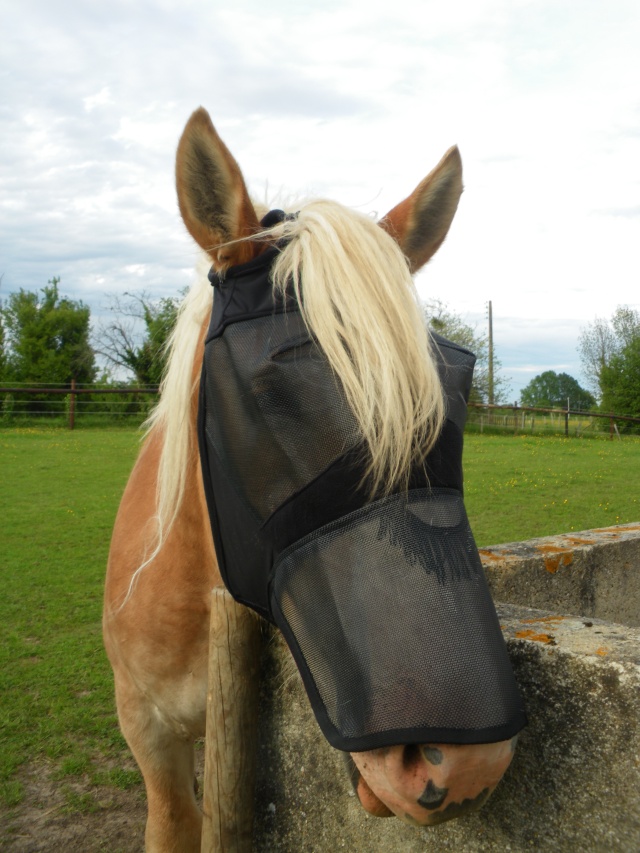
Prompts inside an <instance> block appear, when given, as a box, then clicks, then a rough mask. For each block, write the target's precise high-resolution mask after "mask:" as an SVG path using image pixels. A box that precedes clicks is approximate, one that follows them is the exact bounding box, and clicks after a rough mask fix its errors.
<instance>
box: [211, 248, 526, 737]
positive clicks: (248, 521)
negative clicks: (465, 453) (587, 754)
mask: <svg viewBox="0 0 640 853" xmlns="http://www.w3.org/2000/svg"><path fill="white" fill-rule="evenodd" d="M279 251H280V250H279V249H278V248H277V247H274V248H271V249H268V250H267V251H265V252H264V253H263V254H261V255H260V256H259V257H258V258H256V259H255V260H253V261H251V262H249V263H247V264H243V265H240V266H236V267H232V268H231V269H230V270H228V271H227V273H226V274H225V275H224V277H220V276H218V275H217V274H216V273H215V272H213V271H212V273H211V274H210V279H211V280H212V283H213V285H214V288H215V297H214V303H213V311H212V317H211V324H210V327H209V331H208V334H207V338H206V343H205V355H204V362H203V368H202V378H201V385H200V408H199V417H198V436H199V443H200V455H201V462H202V471H203V476H204V483H205V491H206V495H207V504H208V508H209V514H210V519H211V527H212V531H213V536H214V542H215V547H216V554H217V557H218V563H219V566H220V570H221V573H222V577H223V580H224V582H225V584H226V586H227V588H228V589H229V591H230V592H231V594H232V595H233V596H234V598H236V599H237V600H238V601H240V602H242V603H243V604H246V605H248V606H249V607H252V608H253V609H254V610H256V611H257V612H258V613H259V614H261V615H262V616H264V617H265V618H267V619H269V620H270V621H272V622H274V623H275V624H276V625H277V626H278V627H279V628H280V630H281V631H282V633H283V634H284V636H285V638H286V640H287V643H288V645H289V647H290V649H291V651H292V653H293V656H294V658H295V660H296V663H297V665H298V668H299V669H300V672H301V674H302V678H303V681H304V684H305V687H306V690H307V693H308V695H309V699H310V701H311V704H312V706H313V710H314V713H315V715H316V718H317V720H318V723H319V724H320V727H321V729H322V731H323V733H324V735H325V736H326V738H327V739H328V740H329V742H330V743H331V744H332V745H333V746H334V747H336V748H338V749H342V750H347V751H359V750H369V749H375V748H377V747H382V746H391V745H395V744H400V743H426V742H440V743H484V742H493V741H500V740H506V739H507V738H510V737H512V736H513V735H515V734H517V732H518V731H520V729H521V728H522V727H523V726H524V725H525V723H526V717H525V712H524V709H523V705H522V700H521V698H520V694H519V692H518V688H517V685H516V683H515V679H514V676H513V672H512V669H511V665H510V662H509V658H508V656H507V651H506V647H505V643H504V640H503V637H502V633H501V630H500V626H499V624H498V619H497V616H496V612H495V608H494V606H493V602H492V600H491V596H490V594H489V590H488V587H487V583H486V580H485V577H484V573H483V570H482V566H481V563H480V558H479V556H478V552H477V548H476V545H475V542H474V540H473V535H472V533H471V529H470V527H469V522H468V520H467V516H466V513H465V509H464V504H463V501H462V433H463V429H464V423H465V419H466V410H467V399H468V395H469V390H470V387H471V379H472V375H473V366H474V362H475V356H473V355H472V354H471V353H470V352H468V351H467V350H465V349H463V348H462V347H459V346H457V345H456V344H452V343H451V342H449V341H446V340H445V339H444V338H441V337H439V336H437V335H434V336H433V338H434V343H435V346H434V354H435V356H436V359H437V363H438V369H439V373H440V378H441V381H442V385H443V388H444V391H445V396H446V400H447V420H446V422H445V425H444V428H443V430H442V433H441V435H440V438H439V439H438V442H437V443H436V445H435V447H434V449H433V450H432V451H431V453H430V454H429V456H428V457H427V460H426V463H425V464H424V465H422V466H419V467H418V466H417V467H416V469H415V470H414V471H413V472H412V475H411V481H410V485H409V490H408V492H407V491H399V492H398V493H397V494H392V495H390V496H385V497H381V498H380V499H377V500H376V499H373V500H370V499H368V497H367V495H366V491H365V490H363V488H362V487H361V483H362V480H363V474H364V470H365V464H364V458H365V456H364V451H363V447H362V445H361V442H360V439H359V434H358V430H357V428H356V424H355V419H354V417H353V415H352V413H351V411H350V409H349V407H348V405H347V403H346V401H345V398H344V394H343V392H342V390H341V387H340V385H339V382H338V381H337V380H336V378H335V376H334V375H333V373H332V371H331V369H330V368H329V366H328V363H327V361H326V359H325V357H324V355H323V353H322V352H321V350H320V349H319V347H318V346H317V344H316V343H315V341H314V340H312V339H311V338H310V336H309V334H308V332H307V329H306V327H305V324H304V322H303V320H302V318H301V315H300V313H299V311H298V309H297V305H296V304H295V302H294V301H293V299H292V298H290V297H288V296H287V297H285V298H284V301H282V300H279V299H276V298H275V297H274V295H273V290H272V284H271V280H270V272H271V267H272V264H273V261H274V260H275V257H276V256H277V253H278V252H279Z"/></svg>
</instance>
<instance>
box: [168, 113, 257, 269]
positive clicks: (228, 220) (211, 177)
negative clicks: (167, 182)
mask: <svg viewBox="0 0 640 853" xmlns="http://www.w3.org/2000/svg"><path fill="white" fill-rule="evenodd" d="M176 188H177V191H178V204H179V207H180V213H181V215H182V219H183V221H184V224H185V225H186V227H187V230H188V231H189V233H190V234H191V236H192V237H193V238H194V240H195V241H196V242H197V243H198V244H199V245H200V246H201V247H202V248H203V249H204V250H205V251H206V252H207V253H208V254H209V255H210V256H211V258H212V260H213V262H214V264H215V266H216V268H217V269H226V268H227V267H229V266H232V265H234V264H241V263H245V262H246V261H249V260H252V258H254V257H255V256H256V255H257V254H258V253H259V252H260V251H261V248H262V247H261V246H260V245H259V244H257V243H253V242H251V241H248V240H243V238H247V237H250V236H251V235H252V234H255V233H256V232H257V231H259V230H260V225H259V222H258V217H257V216H256V213H255V211H254V209H253V205H252V203H251V200H250V198H249V194H248V192H247V188H246V185H245V182H244V178H243V177H242V172H241V171H240V167H239V166H238V164H237V163H236V161H235V159H234V158H233V156H232V155H231V153H230V151H229V149H228V148H227V146H226V145H225V144H224V142H223V141H222V140H221V139H220V137H219V136H218V134H217V132H216V130H215V128H214V126H213V124H212V122H211V119H210V117H209V114H208V113H207V111H206V110H204V109H202V107H201V108H200V109H198V110H196V111H195V112H194V113H193V115H192V116H191V118H190V119H189V121H188V122H187V125H186V127H185V129H184V132H183V134H182V137H181V139H180V142H179V144H178V151H177V154H176ZM234 240H242V242H239V243H235V244H233V245H224V246H223V247H222V248H218V247H219V246H221V244H229V243H230V242H232V241H234Z"/></svg>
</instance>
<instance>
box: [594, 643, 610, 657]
mask: <svg viewBox="0 0 640 853" xmlns="http://www.w3.org/2000/svg"><path fill="white" fill-rule="evenodd" d="M596 654H597V655H600V657H601V658H603V657H606V656H607V655H608V654H609V649H607V648H605V647H604V646H600V648H599V649H596Z"/></svg>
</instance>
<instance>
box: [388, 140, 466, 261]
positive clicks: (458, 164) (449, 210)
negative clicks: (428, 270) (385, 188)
mask: <svg viewBox="0 0 640 853" xmlns="http://www.w3.org/2000/svg"><path fill="white" fill-rule="evenodd" d="M461 194H462V160H461V159H460V152H459V151H458V148H457V146H455V145H454V146H453V148H450V149H449V150H448V151H447V153H446V154H445V155H444V157H443V158H442V160H441V161H440V162H439V163H438V165H437V166H436V167H435V169H434V170H433V171H432V172H430V173H429V174H428V175H427V177H426V178H425V179H424V180H423V181H422V182H421V183H420V184H418V186H417V187H416V189H415V190H414V191H413V192H412V193H411V195H410V196H408V198H406V199H404V201H401V202H400V204H398V205H397V206H396V207H394V208H393V210H391V211H389V213H387V215H386V216H385V217H384V218H383V219H382V220H381V221H380V225H381V227H382V228H384V229H385V231H387V232H388V233H389V234H390V235H391V236H392V237H393V238H394V239H395V240H396V241H397V243H398V245H399V246H400V248H401V249H402V251H403V252H404V254H405V256H406V257H407V259H408V261H409V265H410V267H411V272H417V271H418V270H419V269H420V267H422V266H423V265H424V264H426V262H427V261H428V260H429V259H430V258H431V257H432V255H434V254H435V252H436V251H437V250H438V248H439V247H440V245H441V244H442V242H443V240H444V238H445V237H446V236H447V233H448V231H449V227H450V225H451V222H452V221H453V217H454V215H455V212H456V210H457V208H458V202H459V200H460V196H461Z"/></svg>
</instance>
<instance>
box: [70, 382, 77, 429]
mask: <svg viewBox="0 0 640 853" xmlns="http://www.w3.org/2000/svg"><path fill="white" fill-rule="evenodd" d="M75 425H76V380H75V379H72V380H71V393H70V394H69V429H73V428H74V427H75Z"/></svg>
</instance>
